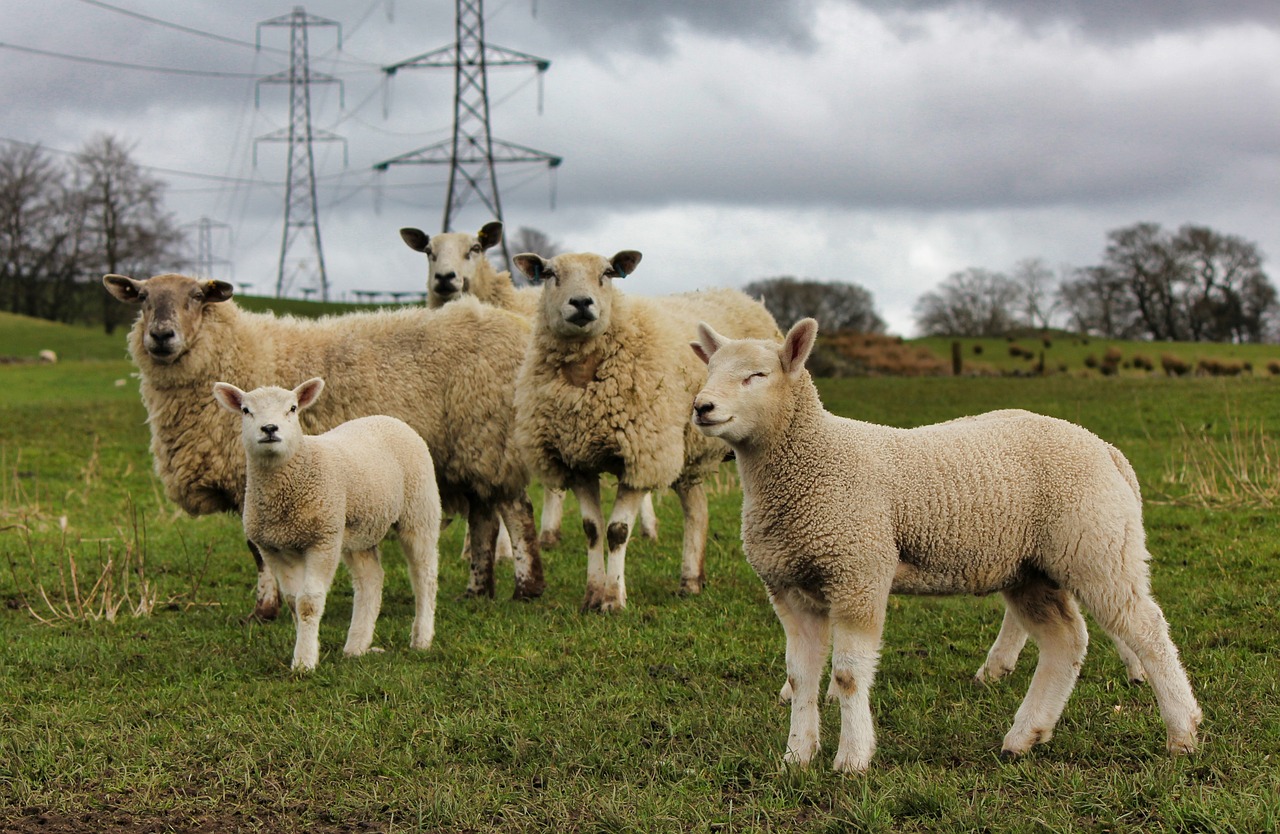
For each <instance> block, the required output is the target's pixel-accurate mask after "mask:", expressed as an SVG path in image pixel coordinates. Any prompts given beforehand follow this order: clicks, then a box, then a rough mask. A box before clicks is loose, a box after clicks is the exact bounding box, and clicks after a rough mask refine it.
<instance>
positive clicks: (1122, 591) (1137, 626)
mask: <svg viewBox="0 0 1280 834" xmlns="http://www.w3.org/2000/svg"><path fill="white" fill-rule="evenodd" d="M817 331H818V326H817V323H816V322H814V321H813V319H805V320H803V321H801V322H799V323H798V324H796V325H795V327H793V328H792V329H791V332H790V333H788V334H787V337H786V339H785V341H784V342H783V344H782V345H781V346H779V345H778V344H776V343H770V342H766V341H761V340H729V339H728V338H726V337H724V336H722V335H720V334H719V333H717V332H716V331H715V330H714V329H712V328H711V327H709V326H707V325H705V324H704V325H702V326H700V327H699V331H698V332H699V340H698V341H697V342H695V343H694V352H696V353H697V354H698V355H699V356H701V357H702V358H703V359H704V360H706V361H707V362H708V363H709V366H710V368H709V373H708V377H707V384H706V386H705V387H704V388H703V389H702V391H701V392H700V393H699V394H698V396H697V398H696V399H695V400H694V404H693V420H692V422H693V423H695V424H696V425H697V426H698V428H699V429H700V430H701V431H702V432H704V433H705V434H707V435H708V436H711V437H717V438H720V439H722V440H724V441H726V442H727V443H728V444H729V445H730V446H732V447H733V449H734V452H735V453H736V457H737V462H738V472H739V474H740V476H741V479H742V494H743V500H742V541H743V548H744V550H745V552H746V555H747V559H748V561H749V562H750V563H751V566H752V567H753V568H754V569H755V571H756V573H757V574H759V576H760V578H761V579H763V580H764V583H765V586H766V588H767V589H768V591H769V598H770V600H771V601H772V603H773V606H774V610H775V611H776V612H777V614H778V619H779V620H781V622H782V627H783V630H784V631H785V632H786V635H787V677H788V684H789V686H790V688H791V691H792V701H791V732H790V736H789V738H788V740H787V754H786V761H788V762H794V763H796V764H801V765H803V764H807V763H808V762H809V761H810V760H811V759H812V758H813V756H814V754H815V753H817V751H818V681H819V678H820V677H821V675H822V670H823V666H824V665H825V664H826V659H827V657H828V656H830V657H831V669H832V672H831V674H832V680H833V682H834V686H833V689H834V690H835V692H836V694H837V696H838V698H839V701H840V716H841V728H840V746H839V749H838V750H837V751H836V757H835V769H836V770H841V771H848V770H853V771H862V770H866V768H867V767H868V766H869V765H870V762H871V755H872V752H873V751H874V749H875V730H874V728H873V726H872V721H871V708H870V702H869V700H868V695H869V692H870V689H871V683H872V679H873V677H874V675H875V667H876V663H877V661H878V659H879V653H880V638H881V632H882V628H883V625H884V618H885V608H886V604H887V601H888V596H889V594H890V593H892V592H896V593H916V594H943V593H947V594H956V593H973V594H983V593H989V592H991V591H1000V592H1001V593H1002V594H1003V596H1004V599H1005V603H1006V604H1007V606H1008V608H1009V610H1010V611H1011V612H1012V614H1013V616H1015V617H1017V619H1018V620H1019V622H1020V623H1021V625H1022V626H1023V627H1024V628H1025V629H1026V630H1027V631H1028V632H1030V634H1031V636H1032V637H1033V638H1034V639H1035V640H1036V642H1037V643H1038V644H1039V645H1040V660H1039V663H1038V665H1037V666H1036V671H1035V674H1034V675H1033V677H1032V679H1031V686H1030V688H1029V689H1028V690H1027V695H1026V698H1025V700H1024V701H1023V702H1022V706H1021V707H1019V708H1018V712H1017V715H1016V716H1015V717H1014V721H1013V727H1012V729H1010V730H1009V732H1008V734H1007V735H1006V736H1005V738H1004V747H1003V750H1004V753H1005V754H1006V755H1009V756H1016V755H1019V754H1022V753H1025V752H1027V751H1028V750H1029V749H1031V746H1032V745H1034V744H1036V743H1039V742H1043V741H1047V740H1048V739H1049V738H1050V736H1051V735H1052V734H1053V728H1054V725H1055V724H1056V723H1057V720H1058V717H1059V715H1061V713H1062V708H1063V706H1064V705H1065V704H1066V701H1067V698H1068V696H1069V695H1070V694H1071V689H1072V688H1073V687H1074V685H1075V681H1076V677H1077V675H1078V674H1079V670H1080V664H1081V662H1082V661H1083V660H1084V654H1085V647H1086V644H1087V642H1088V632H1087V631H1086V629H1085V624H1084V619H1083V618H1082V617H1081V615H1080V608H1079V606H1078V605H1077V600H1079V601H1080V602H1082V603H1084V605H1085V607H1086V608H1088V609H1089V610H1090V611H1091V612H1093V614H1094V616H1095V617H1096V618H1097V620H1098V622H1099V623H1100V624H1101V625H1102V627H1103V628H1104V629H1105V630H1106V631H1107V632H1108V633H1109V634H1111V635H1112V636H1113V637H1114V638H1115V639H1117V640H1118V641H1120V642H1123V643H1124V644H1125V645H1127V646H1128V647H1129V648H1131V649H1132V650H1133V652H1134V653H1135V654H1136V655H1137V656H1138V658H1140V660H1141V663H1142V666H1143V668H1144V669H1145V670H1146V673H1147V676H1148V678H1149V680H1150V682H1151V685H1152V688H1153V689H1154V690H1155V693H1156V700H1157V702H1158V703H1159V705H1160V712H1161V715H1162V716H1163V717H1164V721H1165V727H1166V729H1167V732H1168V748H1169V750H1170V751H1171V752H1175V753H1181V752H1190V751H1191V750H1193V749H1194V748H1195V746H1196V727H1197V726H1198V725H1199V723H1200V718H1201V713H1200V708H1199V706H1197V704H1196V700H1195V697H1194V696H1193V695H1192V693H1191V686H1190V684H1189V683H1188V682H1187V676H1186V673H1185V672H1184V671H1183V669H1182V665H1181V664H1180V663H1179V661H1178V650H1177V648H1175V647H1174V645H1173V642H1172V641H1171V640H1170V639H1169V628H1168V625H1167V624H1166V623H1165V619H1164V615H1163V614H1162V613H1161V611H1160V608H1159V606H1158V605H1156V603H1155V600H1153V599H1152V597H1151V592H1150V585H1149V578H1148V573H1147V560H1148V554H1147V550H1146V546H1145V544H1144V540H1145V534H1144V531H1143V527H1142V501H1141V498H1140V497H1139V495H1138V491H1137V488H1136V486H1137V483H1136V480H1133V479H1132V478H1131V473H1132V470H1131V469H1130V468H1129V465H1128V462H1127V461H1125V459H1124V457H1123V455H1121V454H1120V452H1119V451H1118V450H1117V449H1116V448H1115V447H1113V446H1111V445H1109V444H1107V443H1105V442H1103V441H1102V440H1100V439H1099V438H1098V437H1096V436H1095V435H1093V434H1091V433H1089V432H1088V431H1086V430H1085V429H1083V428H1080V427H1079V426H1076V425H1074V424H1071V423H1068V422H1065V421H1063V420H1057V419H1054V418H1051V417H1042V416H1040V415H1037V414H1031V413H1029V412H1022V413H1020V414H1017V415H1013V416H1006V417H1004V418H996V419H981V418H978V419H972V420H953V421H951V422H949V423H942V424H939V425H935V426H924V427H921V428H917V429H895V428H888V427H886V426H878V425H873V424H871V423H862V422H858V421H856V420H848V419H844V418H841V417H836V416H834V415H832V414H830V413H828V412H827V411H825V410H824V409H823V407H822V403H821V401H820V400H819V399H818V392H817V389H816V388H815V387H814V385H813V380H812V379H810V376H809V372H808V371H807V370H806V369H805V360H806V359H807V358H808V356H809V351H810V350H811V349H812V348H813V344H814V340H815V339H816V337H817Z"/></svg>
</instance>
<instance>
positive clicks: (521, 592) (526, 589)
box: [511, 580, 547, 602]
mask: <svg viewBox="0 0 1280 834" xmlns="http://www.w3.org/2000/svg"><path fill="white" fill-rule="evenodd" d="M546 587H547V583H546V582H544V581H542V580H538V581H537V582H517V583H516V589H515V593H513V594H512V595H511V598H512V599H513V600H515V601H517V602H522V601H525V600H531V599H537V598H538V597H540V596H542V592H543V591H545V590H546Z"/></svg>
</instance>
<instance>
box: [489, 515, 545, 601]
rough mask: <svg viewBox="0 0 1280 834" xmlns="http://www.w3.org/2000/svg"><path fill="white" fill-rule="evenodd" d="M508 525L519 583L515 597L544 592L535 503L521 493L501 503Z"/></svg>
mask: <svg viewBox="0 0 1280 834" xmlns="http://www.w3.org/2000/svg"><path fill="white" fill-rule="evenodd" d="M498 509H499V511H500V512H501V513H502V518H503V520H504V521H505V522H506V528H507V530H508V531H510V533H511V546H512V556H511V560H512V563H513V565H514V567H515V576H516V587H515V592H514V593H513V594H512V596H511V598H512V599H534V598H536V597H540V596H542V592H543V590H545V588H546V581H545V580H544V579H543V578H542V553H541V551H540V550H539V549H538V534H537V531H536V529H535V528H534V524H533V504H532V503H531V502H530V501H529V499H528V497H526V496H524V495H521V496H520V497H519V498H516V499H514V500H512V501H506V502H504V503H503V504H502V505H501V506H499V508H498Z"/></svg>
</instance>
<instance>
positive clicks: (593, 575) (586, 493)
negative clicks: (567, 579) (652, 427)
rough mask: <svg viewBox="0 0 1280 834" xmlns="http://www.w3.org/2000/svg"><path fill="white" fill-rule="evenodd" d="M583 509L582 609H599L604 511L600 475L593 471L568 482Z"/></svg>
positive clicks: (602, 561) (601, 594) (602, 592)
mask: <svg viewBox="0 0 1280 834" xmlns="http://www.w3.org/2000/svg"><path fill="white" fill-rule="evenodd" d="M570 486H571V487H572V489H573V494H574V496H575V497H577V499H578V509H579V511H580V512H581V513H582V532H583V535H585V536H586V537H587V593H586V596H585V597H584V598H583V600H582V610H583V611H599V610H600V607H601V606H602V605H603V604H604V590H605V584H606V582H605V572H604V512H603V510H601V509H600V479H599V478H598V477H596V476H595V475H582V476H579V477H576V478H574V480H573V483H572V484H571V485H570Z"/></svg>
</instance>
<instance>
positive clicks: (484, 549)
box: [467, 500, 498, 599]
mask: <svg viewBox="0 0 1280 834" xmlns="http://www.w3.org/2000/svg"><path fill="white" fill-rule="evenodd" d="M469 504H470V509H469V511H468V514H467V528H468V530H470V532H471V578H470V579H468V580H467V596H469V597H480V596H484V597H489V598H490V599H493V595H494V587H493V559H494V546H495V545H496V544H497V541H498V516H497V514H496V513H494V511H493V506H492V505H491V504H487V503H482V502H480V501H478V500H472V501H470V502H469Z"/></svg>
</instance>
